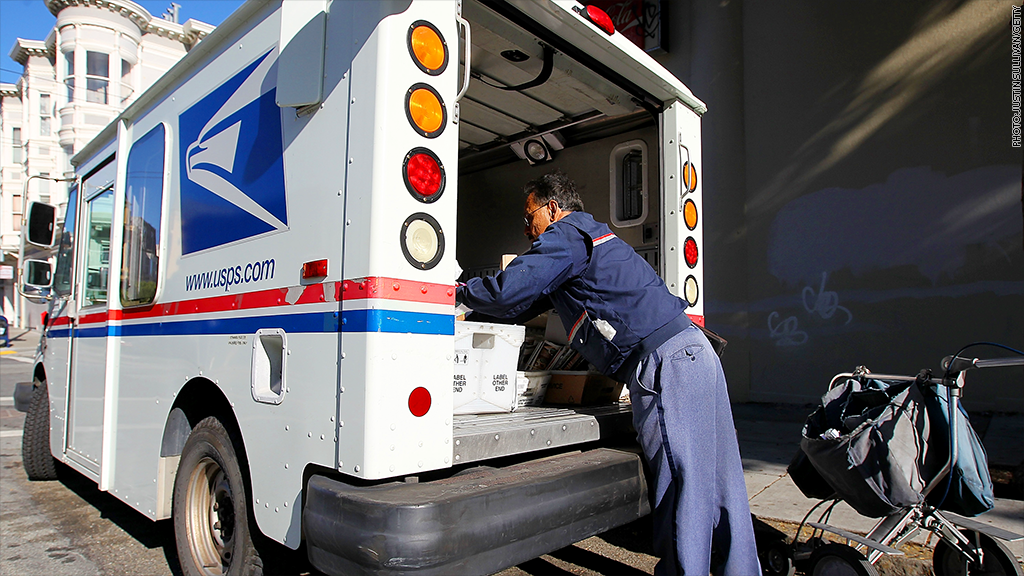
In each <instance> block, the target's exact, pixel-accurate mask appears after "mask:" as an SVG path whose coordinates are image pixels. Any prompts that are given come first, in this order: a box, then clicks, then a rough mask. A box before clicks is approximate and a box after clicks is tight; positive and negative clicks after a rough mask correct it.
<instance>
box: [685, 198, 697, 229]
mask: <svg viewBox="0 0 1024 576" xmlns="http://www.w3.org/2000/svg"><path fill="white" fill-rule="evenodd" d="M683 220H684V221H685V222H686V227H687V228H689V229H690V230H693V229H694V228H696V227H697V204H696V203H695V202H694V201H693V200H692V199H688V200H687V201H686V202H685V203H684V204H683Z"/></svg>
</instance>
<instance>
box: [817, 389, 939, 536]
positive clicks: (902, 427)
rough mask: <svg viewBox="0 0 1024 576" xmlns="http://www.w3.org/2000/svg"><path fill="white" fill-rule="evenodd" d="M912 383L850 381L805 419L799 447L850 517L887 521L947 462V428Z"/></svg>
mask: <svg viewBox="0 0 1024 576" xmlns="http://www.w3.org/2000/svg"><path fill="white" fill-rule="evenodd" d="M925 394H930V395H934V394H933V392H931V391H930V390H927V389H922V387H921V386H918V385H917V384H916V383H915V382H893V383H890V382H883V381H880V380H866V381H864V382H863V383H862V382H861V381H859V380H857V379H853V378H850V379H848V380H847V381H846V382H844V383H842V384H840V385H838V386H836V387H834V388H832V389H831V390H829V392H828V393H827V394H825V395H824V396H822V398H821V405H820V406H819V407H818V408H817V409H816V410H815V411H814V412H813V413H812V414H811V415H810V416H809V417H808V418H807V422H806V423H805V425H804V429H803V438H802V440H801V442H800V447H801V448H802V449H803V451H804V452H805V453H806V454H807V458H808V459H809V460H810V461H811V464H812V465H813V466H814V468H815V469H816V470H817V471H818V472H819V473H820V474H821V476H822V477H823V478H824V479H825V480H826V481H827V482H828V483H829V484H830V485H831V486H832V487H833V488H834V489H835V491H836V493H837V494H838V495H839V496H840V497H842V499H843V500H845V501H846V502H847V503H849V504H850V506H852V507H853V508H854V509H855V510H856V511H857V512H859V513H860V514H862V515H864V516H868V517H871V518H878V517H881V516H887V515H889V514H891V513H893V512H896V511H897V510H899V509H901V508H905V507H908V506H914V505H917V504H920V503H921V502H922V501H923V499H924V496H923V495H922V491H923V490H924V488H925V486H926V485H927V484H928V482H929V481H931V479H932V478H933V477H934V476H935V475H936V474H937V473H938V472H939V471H940V470H941V469H942V467H943V465H944V464H945V463H946V459H947V458H948V456H949V454H948V448H947V445H948V444H947V443H946V442H940V443H937V444H941V445H942V446H941V448H939V447H938V446H936V447H935V448H933V447H930V445H929V438H930V437H931V436H932V435H938V436H939V437H940V438H943V437H945V436H946V435H947V434H948V426H947V425H945V422H943V421H942V419H941V417H938V415H936V414H935V413H934V411H933V410H929V409H928V406H927V404H928V403H929V402H928V400H929V399H926V396H925Z"/></svg>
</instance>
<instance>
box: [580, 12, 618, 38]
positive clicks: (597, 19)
mask: <svg viewBox="0 0 1024 576" xmlns="http://www.w3.org/2000/svg"><path fill="white" fill-rule="evenodd" d="M583 15H584V16H586V17H587V20H590V21H591V22H593V23H594V26H597V27H598V28H600V29H601V30H604V33H605V34H607V35H609V36H611V35H612V34H615V24H614V23H613V22H612V18H611V16H609V15H608V14H607V13H606V12H605V11H604V10H601V9H600V8H598V7H597V6H587V7H586V8H584V9H583Z"/></svg>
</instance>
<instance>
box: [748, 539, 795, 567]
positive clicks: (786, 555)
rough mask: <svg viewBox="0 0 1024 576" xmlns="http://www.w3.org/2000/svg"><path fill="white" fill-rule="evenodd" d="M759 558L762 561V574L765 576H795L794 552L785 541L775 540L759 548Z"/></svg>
mask: <svg viewBox="0 0 1024 576" xmlns="http://www.w3.org/2000/svg"><path fill="white" fill-rule="evenodd" d="M757 556H758V558H759V559H760V560H761V573H762V574H763V575H764V576H793V574H796V566H794V564H793V550H792V548H790V547H789V545H787V544H786V542H785V540H775V541H774V542H771V543H769V544H767V545H766V546H764V547H763V548H760V547H759V548H758V551H757Z"/></svg>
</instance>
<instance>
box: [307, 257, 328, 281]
mask: <svg viewBox="0 0 1024 576" xmlns="http://www.w3.org/2000/svg"><path fill="white" fill-rule="evenodd" d="M326 276H327V260H314V261H312V262H306V263H305V264H303V265H302V279H303V280H308V279H310V278H324V277H326Z"/></svg>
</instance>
